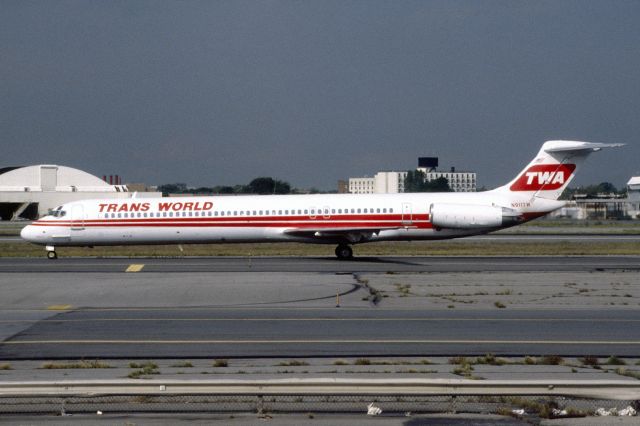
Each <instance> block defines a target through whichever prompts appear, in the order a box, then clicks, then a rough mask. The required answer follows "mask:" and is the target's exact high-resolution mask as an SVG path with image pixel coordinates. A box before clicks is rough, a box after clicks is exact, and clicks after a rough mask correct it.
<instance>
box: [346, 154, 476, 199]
mask: <svg viewBox="0 0 640 426" xmlns="http://www.w3.org/2000/svg"><path fill="white" fill-rule="evenodd" d="M437 168H438V157H419V158H418V167H417V168H416V170H418V171H420V172H422V173H424V177H425V180H426V181H427V182H431V181H433V180H436V179H439V178H445V179H447V181H448V182H449V187H450V188H451V190H452V191H454V192H475V191H476V188H477V184H476V173H475V172H458V171H456V169H455V167H451V170H450V171H448V172H445V171H440V170H438V169H437ZM406 177H407V172H397V171H381V172H378V173H376V174H375V175H374V176H373V177H353V178H349V185H348V190H349V192H350V193H351V194H396V193H400V192H404V180H405V178H406Z"/></svg>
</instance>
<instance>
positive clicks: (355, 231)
mask: <svg viewBox="0 0 640 426" xmlns="http://www.w3.org/2000/svg"><path fill="white" fill-rule="evenodd" d="M399 228H401V227H399V226H376V227H357V228H344V227H343V228H296V229H285V230H284V233H285V234H288V235H292V236H296V237H306V238H317V239H319V240H321V239H330V240H335V239H344V240H345V241H347V242H349V243H357V242H362V241H366V240H368V239H370V238H371V237H372V236H373V235H374V234H378V233H379V232H380V231H383V230H386V229H399Z"/></svg>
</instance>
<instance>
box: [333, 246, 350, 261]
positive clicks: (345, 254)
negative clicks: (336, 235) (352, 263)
mask: <svg viewBox="0 0 640 426" xmlns="http://www.w3.org/2000/svg"><path fill="white" fill-rule="evenodd" d="M336 256H337V257H338V259H340V260H346V259H351V258H353V250H352V249H351V247H349V246H348V245H346V244H340V245H339V246H338V247H336Z"/></svg>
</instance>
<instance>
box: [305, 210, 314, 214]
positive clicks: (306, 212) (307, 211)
mask: <svg viewBox="0 0 640 426" xmlns="http://www.w3.org/2000/svg"><path fill="white" fill-rule="evenodd" d="M304 214H309V210H305V211H304ZM312 214H313V213H312Z"/></svg>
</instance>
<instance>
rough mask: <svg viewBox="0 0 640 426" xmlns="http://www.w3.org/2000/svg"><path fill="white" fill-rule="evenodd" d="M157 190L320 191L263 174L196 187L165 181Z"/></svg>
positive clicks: (260, 192)
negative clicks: (243, 180)
mask: <svg viewBox="0 0 640 426" xmlns="http://www.w3.org/2000/svg"><path fill="white" fill-rule="evenodd" d="M158 191H159V192H162V194H163V195H165V196H166V195H168V194H204V195H213V194H231V195H233V194H262V195H269V194H299V193H311V194H317V193H321V192H322V191H320V190H318V189H315V188H311V189H309V190H308V191H301V190H298V189H296V188H293V187H292V186H291V184H290V183H289V182H286V181H284V180H279V179H274V178H272V177H268V176H263V177H257V178H255V179H253V180H252V181H251V182H249V183H248V184H247V185H233V186H229V185H216V186H211V187H209V186H201V187H197V188H188V187H187V184H185V183H167V184H164V185H160V186H158Z"/></svg>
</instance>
